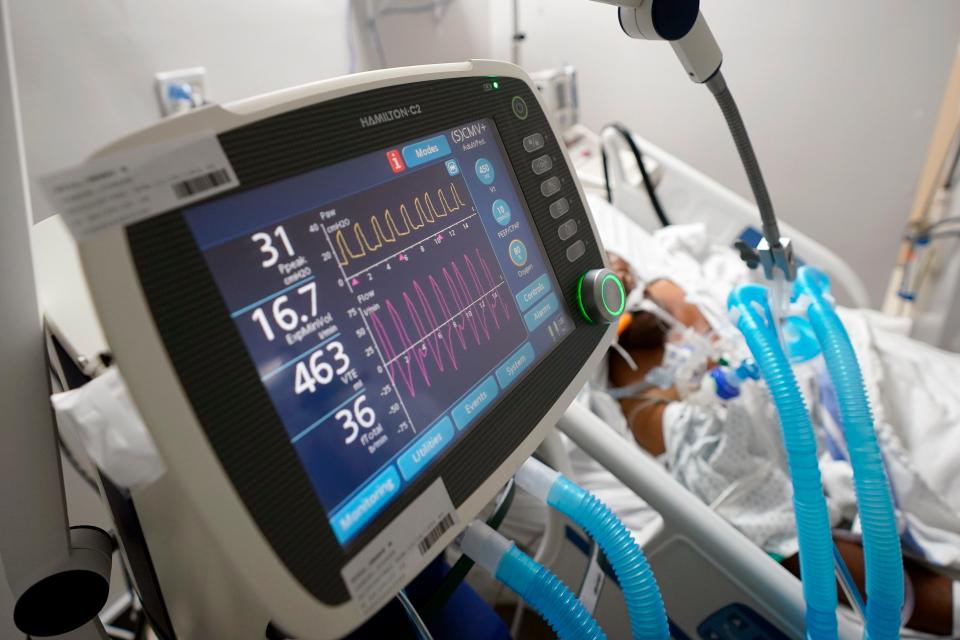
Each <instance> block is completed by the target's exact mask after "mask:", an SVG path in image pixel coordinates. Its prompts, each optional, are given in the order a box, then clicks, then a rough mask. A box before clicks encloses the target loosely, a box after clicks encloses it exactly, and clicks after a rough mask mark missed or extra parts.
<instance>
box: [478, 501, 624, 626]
mask: <svg viewBox="0 0 960 640" xmlns="http://www.w3.org/2000/svg"><path fill="white" fill-rule="evenodd" d="M460 548H461V549H462V550H463V552H464V553H465V554H466V555H467V556H468V557H470V558H472V559H473V561H474V562H476V563H477V564H479V565H480V566H481V567H483V568H484V569H486V570H487V571H489V572H490V573H491V574H493V576H494V577H495V578H496V579H497V580H499V581H500V582H502V583H503V584H505V585H506V586H507V587H509V588H510V590H512V591H513V592H514V593H516V594H517V595H518V596H520V597H521V598H523V600H524V601H525V602H526V603H527V604H528V605H529V606H530V607H531V608H532V609H533V610H534V611H536V612H537V613H539V614H540V616H541V617H542V618H543V619H544V620H546V621H547V624H549V625H550V628H551V629H553V632H554V633H556V634H557V637H558V638H560V639H561V640H581V639H583V640H606V637H607V636H606V635H605V634H604V633H603V630H602V629H601V628H600V625H598V624H597V621H596V620H594V619H593V616H591V615H590V613H589V612H588V611H587V610H586V609H585V608H584V606H583V604H582V603H581V602H580V600H579V599H577V596H576V595H574V593H573V592H572V591H570V589H568V588H567V586H566V585H565V584H563V582H561V581H560V579H559V578H557V576H555V575H553V573H551V572H550V570H549V569H547V568H546V567H544V566H542V565H541V564H539V563H537V562H536V561H535V560H534V559H533V558H531V557H530V556H528V555H527V554H525V553H523V552H522V551H520V550H519V549H517V546H516V545H515V544H514V543H513V542H511V541H510V540H507V539H506V538H504V537H503V536H502V535H500V534H499V533H497V532H496V531H495V530H494V529H492V528H491V527H489V526H487V525H486V524H484V523H483V522H480V521H479V520H474V521H473V522H472V523H470V525H469V526H468V527H467V529H466V530H465V531H464V532H463V535H462V538H461V540H460Z"/></svg>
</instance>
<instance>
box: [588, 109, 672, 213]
mask: <svg viewBox="0 0 960 640" xmlns="http://www.w3.org/2000/svg"><path fill="white" fill-rule="evenodd" d="M607 129H613V130H614V131H616V132H617V133H619V134H620V137H622V138H623V140H624V142H626V143H627V147H629V148H630V152H631V153H632V154H633V157H634V159H635V160H636V161H637V167H639V169H640V176H641V177H642V178H643V186H644V187H645V188H646V191H647V196H649V197H650V204H651V205H652V206H653V211H654V213H655V214H656V215H657V219H658V220H660V224H661V225H662V226H664V227H668V226H670V218H668V217H667V213H666V211H664V209H663V205H662V204H661V203H660V197H659V196H657V189H656V186H655V185H654V184H653V180H652V179H651V178H650V174H649V173H647V168H646V166H644V163H643V152H642V151H640V146H639V145H638V144H637V141H636V140H634V139H633V134H632V133H631V132H630V130H629V129H627V127H625V126H624V125H622V124H620V123H619V122H613V123H611V124H608V125H607V126H605V127H604V128H603V129H601V131H600V135H601V136H602V135H603V132H604V131H606V130H607ZM600 160H601V162H602V164H603V182H604V184H605V185H606V188H607V202H611V203H612V202H613V193H612V191H611V189H610V172H609V166H608V163H609V158H607V150H606V149H605V148H604V147H603V144H602V143H601V145H600Z"/></svg>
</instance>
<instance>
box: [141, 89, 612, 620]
mask: <svg viewBox="0 0 960 640" xmlns="http://www.w3.org/2000/svg"><path fill="white" fill-rule="evenodd" d="M485 85H489V82H488V81H487V79H485V78H484V77H479V76H478V77H466V78H455V79H449V80H434V81H426V82H419V83H413V84H406V85H399V86H393V87H386V88H382V89H375V90H371V91H367V92H363V93H357V94H352V95H349V96H346V97H343V98H338V99H335V100H331V101H328V102H324V103H319V104H315V105H311V106H309V107H304V108H301V109H297V110H295V111H289V112H286V113H282V114H280V115H277V116H273V117H271V118H267V119H264V120H261V121H258V122H256V123H253V124H250V125H246V126H243V127H240V128H238V129H234V130H231V131H227V132H225V133H222V134H220V136H219V139H220V142H221V144H222V146H223V148H224V150H225V152H226V154H227V156H228V158H229V159H230V161H231V163H232V164H233V167H234V169H235V171H236V173H237V175H238V177H239V179H240V183H241V186H240V187H239V188H238V189H236V190H233V191H230V192H228V193H227V194H224V195H229V194H231V193H236V192H238V191H239V190H245V189H252V188H255V187H256V186H259V185H262V184H266V183H269V182H272V181H274V180H277V179H280V178H283V177H287V176H290V175H296V174H298V173H302V172H304V171H308V170H311V169H315V168H319V167H322V166H327V165H330V164H335V163H336V162H339V161H342V160H345V159H347V158H349V157H354V156H357V155H362V154H363V153H367V152H371V151H376V150H378V149H381V148H383V147H385V146H389V145H390V144H392V143H394V142H399V141H402V140H408V139H414V138H417V137H420V136H423V135H426V134H429V133H431V132H433V131H438V130H444V129H448V128H450V127H452V126H456V125H458V124H460V123H462V122H466V121H472V120H476V119H480V118H484V117H487V118H491V119H492V120H493V121H494V123H495V124H496V127H497V130H498V132H499V134H500V139H501V142H502V145H503V149H504V151H505V152H506V159H507V162H508V163H509V164H510V165H511V166H512V168H513V173H514V177H515V179H516V183H517V184H518V185H519V187H520V194H521V195H522V196H523V200H524V201H525V204H526V208H527V210H528V211H529V213H530V215H531V218H532V219H533V222H534V224H535V226H536V227H537V229H538V231H539V235H540V237H541V242H542V245H543V249H544V253H545V255H546V256H547V259H548V261H549V262H550V263H551V265H552V267H553V271H554V274H555V276H556V278H557V281H558V283H559V285H560V288H561V291H563V293H564V296H565V302H566V304H567V310H568V312H570V311H572V310H574V309H575V292H574V289H575V283H576V280H577V278H578V277H579V275H580V273H581V272H582V271H583V270H585V269H587V268H589V267H593V266H599V265H601V264H602V263H603V259H602V256H601V255H600V252H599V250H598V247H597V244H596V240H595V239H594V238H593V237H592V234H590V233H582V234H581V235H580V236H579V237H580V238H581V239H583V240H584V242H585V243H586V244H587V253H586V255H585V256H584V257H583V258H581V259H580V260H578V261H576V262H575V263H570V262H568V261H567V260H566V257H565V251H566V246H567V243H563V242H561V241H560V240H559V238H558V237H557V235H556V226H557V224H558V223H557V221H555V220H553V219H552V218H551V217H550V216H549V212H548V209H547V208H548V205H549V202H551V201H552V200H554V199H556V198H559V197H561V196H563V197H567V199H568V200H569V202H570V205H571V207H570V212H569V213H568V214H567V216H565V218H564V220H563V221H565V220H569V219H571V218H573V219H577V222H578V225H579V226H580V228H581V229H583V230H589V229H590V224H589V221H588V220H587V219H586V212H585V210H584V205H583V203H582V202H581V200H580V196H579V193H578V190H577V186H576V183H575V182H574V180H573V177H572V176H571V175H570V174H569V171H568V169H567V163H566V161H565V160H564V158H563V155H562V154H563V152H562V150H561V149H560V147H559V145H558V143H557V141H556V140H555V139H554V137H553V135H552V131H551V128H550V126H549V124H548V123H547V120H546V117H545V116H544V115H543V113H542V112H541V110H540V109H539V105H538V102H537V100H536V97H535V96H533V95H532V92H531V91H530V89H529V88H528V86H527V85H526V83H524V82H522V81H521V80H515V79H511V78H503V79H501V81H500V90H499V91H496V92H493V91H489V90H486V89H484V86H485ZM512 96H520V97H522V98H523V99H524V101H525V102H526V103H527V105H528V108H529V113H528V115H527V117H526V119H523V120H521V119H519V118H517V117H516V116H514V114H513V113H512V111H511V107H510V103H511V98H512ZM404 104H407V105H409V104H418V105H419V112H420V116H419V117H416V118H409V119H406V118H405V119H397V120H394V121H391V122H387V123H384V124H382V125H379V126H376V127H370V128H363V127H361V126H360V117H361V116H363V115H367V114H369V113H376V112H379V111H381V110H386V109H390V108H393V107H395V106H396V105H404ZM532 132H539V133H541V134H543V136H544V138H545V141H546V144H545V147H544V150H543V151H542V152H541V153H548V154H550V155H551V156H552V158H553V160H554V167H555V170H554V171H553V172H552V175H557V176H558V177H560V178H561V182H562V188H561V191H560V193H558V194H556V195H555V196H553V197H551V198H549V199H547V198H544V197H543V196H542V195H541V194H540V192H539V184H540V182H541V181H542V180H541V178H539V177H537V176H535V175H533V172H532V170H531V169H530V166H529V160H530V159H531V156H530V154H527V153H526V152H524V150H523V148H522V138H523V136H524V135H526V134H528V133H532ZM338 149H339V150H340V151H337V150H338ZM343 149H349V153H344V152H343V151H342V150H343ZM127 236H128V241H129V245H130V248H131V254H132V257H133V259H134V262H135V264H136V268H137V272H138V275H139V278H140V282H141V286H142V289H143V292H144V295H145V297H146V299H147V302H148V304H149V306H150V309H151V311H152V313H153V315H154V321H155V323H156V326H157V329H158V331H159V333H160V336H161V338H162V339H163V342H164V345H165V347H166V349H167V351H168V354H169V355H170V357H171V360H172V361H173V363H174V366H175V368H176V370H177V374H178V377H179V379H180V382H181V384H182V386H183V389H184V391H185V392H186V395H187V397H188V398H189V400H190V403H191V405H192V407H193V409H194V411H195V413H196V415H197V417H198V418H199V421H200V424H201V425H202V428H203V430H204V432H205V435H206V437H207V439H208V441H209V442H210V444H211V447H212V449H213V450H214V451H215V453H216V455H217V456H218V458H219V460H220V462H221V464H222V465H223V468H224V470H225V471H226V474H227V476H228V477H229V479H230V481H231V483H232V484H233V486H234V487H235V489H236V490H237V493H238V495H239V496H240V497H241V499H242V501H243V502H244V505H245V506H246V508H247V510H248V511H249V513H250V515H251V516H252V517H253V519H254V521H255V522H256V523H257V525H258V527H259V528H260V530H261V531H262V532H263V534H264V536H265V538H266V539H267V540H268V541H269V543H270V544H271V546H272V547H273V548H274V550H275V551H276V552H277V554H278V555H279V556H280V558H281V559H282V560H283V562H284V563H285V564H286V566H287V567H288V568H289V570H290V571H291V573H293V575H294V576H296V577H297V579H298V580H299V581H300V582H301V584H303V586H304V587H305V588H307V589H308V590H309V591H310V592H311V593H312V594H313V595H314V596H315V597H317V598H318V599H320V600H321V601H323V602H326V603H330V604H338V603H342V602H344V601H346V600H347V599H349V595H348V594H347V592H346V588H345V586H344V585H343V582H342V580H340V579H339V571H340V568H341V567H342V566H343V564H344V563H345V562H346V561H348V560H349V559H350V558H351V557H353V556H354V555H355V554H356V553H357V551H359V550H360V549H361V548H363V546H364V545H365V544H366V543H368V542H369V541H370V540H371V539H372V538H373V537H374V536H375V535H376V534H377V533H378V532H379V531H380V530H382V528H383V527H384V526H385V525H386V524H387V523H389V522H390V521H391V520H392V519H393V518H394V517H395V516H396V515H397V514H398V513H400V512H401V511H402V510H403V509H404V508H405V507H406V506H407V505H408V504H409V503H410V502H411V501H412V500H413V499H414V498H415V497H416V496H417V495H418V494H419V493H420V492H422V491H423V490H424V489H425V488H426V487H427V486H429V485H430V484H431V483H432V482H433V481H434V480H435V479H436V478H437V477H443V479H444V482H445V484H446V486H447V489H448V491H449V493H450V495H451V498H452V500H453V503H454V505H460V504H461V503H462V502H463V501H464V500H466V499H467V497H469V496H470V495H471V494H472V493H473V492H474V491H475V490H476V489H477V487H479V486H480V484H482V482H483V481H484V479H485V478H486V477H487V476H489V475H490V473H492V471H494V470H495V469H496V468H497V467H498V466H499V465H500V464H501V463H502V462H503V460H504V459H505V458H506V457H507V456H508V455H509V454H510V452H511V451H513V449H514V448H515V447H516V446H517V445H518V444H519V443H520V442H522V441H523V439H524V438H525V437H526V436H527V435H528V434H529V432H530V430H532V429H533V428H534V427H535V426H536V425H537V424H538V423H539V421H540V419H542V417H543V416H544V415H545V414H546V413H547V411H548V410H549V409H550V408H551V406H552V404H553V401H554V400H555V398H556V397H557V396H558V395H559V394H560V393H562V392H563V391H564V390H565V389H566V387H567V385H568V384H569V382H570V380H572V379H574V378H575V377H576V375H577V373H579V369H580V364H581V363H582V362H583V361H584V360H585V359H586V358H587V357H588V356H589V355H590V354H591V353H592V352H593V350H594V349H595V347H596V346H597V344H598V343H599V342H600V340H601V339H602V337H603V334H604V330H603V328H601V327H593V326H590V325H588V324H586V323H585V322H584V321H582V320H581V319H580V318H579V317H578V314H576V313H570V315H571V317H572V318H573V320H574V324H575V329H574V332H573V333H572V334H571V335H570V336H568V337H567V339H565V340H564V341H563V343H561V344H560V345H559V346H558V347H557V348H556V349H555V350H554V351H553V352H551V353H550V354H549V355H548V356H546V358H544V360H542V361H541V363H540V366H539V367H538V368H537V369H536V370H534V371H533V372H531V373H530V374H529V375H528V376H527V377H526V378H525V379H523V380H521V381H520V382H519V383H518V384H517V385H516V386H515V387H513V388H511V390H510V391H509V392H508V393H507V394H505V396H504V398H503V400H502V401H501V402H500V404H498V405H497V406H495V407H494V408H492V409H491V410H490V411H489V412H488V413H487V414H486V415H485V416H484V417H483V418H482V419H481V420H480V421H479V422H478V423H477V425H476V426H474V427H472V428H471V429H470V430H469V432H467V433H465V434H464V436H463V437H462V438H460V439H459V440H458V442H457V444H456V445H455V446H454V447H453V449H451V451H450V452H449V453H448V454H446V455H445V456H444V457H443V459H441V460H439V461H438V462H437V463H436V464H435V465H432V466H431V467H430V468H429V469H428V470H426V471H425V472H424V473H423V474H422V475H421V476H419V477H418V478H417V479H416V480H415V481H413V482H412V483H411V484H410V485H409V486H408V487H407V489H406V490H405V491H404V492H403V493H402V494H401V495H400V496H399V497H398V498H397V499H396V500H395V501H394V502H393V503H392V504H391V505H389V506H388V507H387V508H385V509H384V511H383V512H382V513H381V514H380V515H379V516H378V517H377V518H375V519H374V521H373V522H372V523H371V524H370V525H369V526H368V527H366V528H365V529H364V530H363V531H361V532H360V533H359V534H358V536H357V537H356V538H354V539H353V541H351V543H349V544H348V545H347V547H346V548H343V547H341V546H340V545H339V543H338V542H337V541H336V538H335V537H334V535H333V532H332V530H331V528H330V525H329V523H328V521H327V517H326V513H325V512H324V510H323V508H322V506H321V505H320V503H319V500H318V499H317V498H316V495H315V493H314V491H313V487H312V485H311V484H310V482H309V479H308V478H307V477H306V474H305V472H304V471H303V468H302V466H301V464H300V461H299V458H298V457H297V455H296V452H295V451H294V450H293V448H292V446H290V444H289V441H288V440H287V438H286V432H285V430H284V429H283V426H282V424H281V423H280V419H279V417H278V416H277V415H276V412H275V411H274V409H273V406H272V404H271V403H270V400H269V398H268V397H267V395H266V391H265V390H264V389H263V387H262V385H261V384H260V381H259V378H258V376H257V375H256V370H255V368H254V366H253V363H252V360H251V359H250V358H249V356H247V354H246V350H245V349H244V347H243V344H242V341H241V340H240V337H239V335H238V334H237V333H236V330H235V328H233V326H232V324H231V320H230V318H229V315H228V314H227V312H226V307H225V306H224V304H223V302H222V299H221V298H220V295H219V292H218V290H217V289H216V286H215V284H214V283H213V278H212V275H211V274H210V273H209V271H207V269H206V266H205V263H204V262H203V258H202V254H201V253H200V252H199V249H198V248H197V247H196V245H195V244H194V242H193V239H192V236H191V235H190V232H189V230H188V229H187V226H186V224H185V222H184V220H183V216H182V212H181V211H173V212H169V213H166V214H163V215H160V216H157V217H155V218H152V219H150V220H147V221H144V222H141V223H138V224H136V225H133V226H131V227H130V228H129V229H128V230H127ZM211 363H216V365H218V367H219V368H220V369H225V370H229V371H230V372H231V374H230V375H229V376H223V375H214V371H213V369H212V365H211ZM517 424H522V425H524V428H523V429H517V428H516V427H515V425H517ZM248 436H255V437H253V438H251V437H248ZM477 451H483V452H485V453H486V454H487V455H486V456H477V455H476V452H477ZM332 576H337V578H336V579H332Z"/></svg>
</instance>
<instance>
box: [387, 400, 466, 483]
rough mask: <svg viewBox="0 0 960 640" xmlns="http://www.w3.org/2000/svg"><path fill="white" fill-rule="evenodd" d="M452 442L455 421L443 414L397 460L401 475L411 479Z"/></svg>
mask: <svg viewBox="0 0 960 640" xmlns="http://www.w3.org/2000/svg"><path fill="white" fill-rule="evenodd" d="M451 442H453V422H451V420H450V418H448V417H447V416H443V417H442V418H441V419H440V420H439V422H437V423H436V424H435V425H433V426H432V427H430V429H429V430H428V431H427V432H426V433H424V434H423V435H422V436H420V437H419V438H418V439H417V440H414V442H413V444H412V445H410V448H409V449H407V451H406V452H405V453H404V454H403V455H402V456H400V458H399V459H398V460H397V466H398V467H400V473H401V475H403V477H404V479H405V480H411V479H412V478H413V477H414V476H415V475H417V474H418V473H420V471H422V470H423V468H424V467H426V466H427V465H428V464H430V461H431V460H433V459H434V458H436V457H437V456H438V455H439V454H440V452H441V451H443V449H445V448H446V447H447V445H449V444H450V443H451Z"/></svg>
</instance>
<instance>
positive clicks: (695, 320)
mask: <svg viewBox="0 0 960 640" xmlns="http://www.w3.org/2000/svg"><path fill="white" fill-rule="evenodd" d="M646 293H647V296H648V297H649V298H650V299H651V300H653V301H654V302H656V303H657V304H658V305H660V306H661V307H662V308H663V309H664V310H665V311H667V312H668V313H669V314H670V315H672V316H673V317H674V318H676V319H677V320H679V321H680V322H681V323H682V324H683V325H685V326H687V327H693V328H694V329H696V330H697V331H698V332H700V333H707V332H708V331H710V323H709V322H707V319H706V318H704V317H703V314H702V313H700V309H698V308H697V307H696V305H693V304H690V303H689V302H687V294H685V293H684V292H683V289H681V288H680V287H679V286H677V285H676V284H675V283H673V282H671V281H670V280H656V281H654V282H652V283H651V284H650V285H649V286H648V287H647V292H646Z"/></svg>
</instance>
